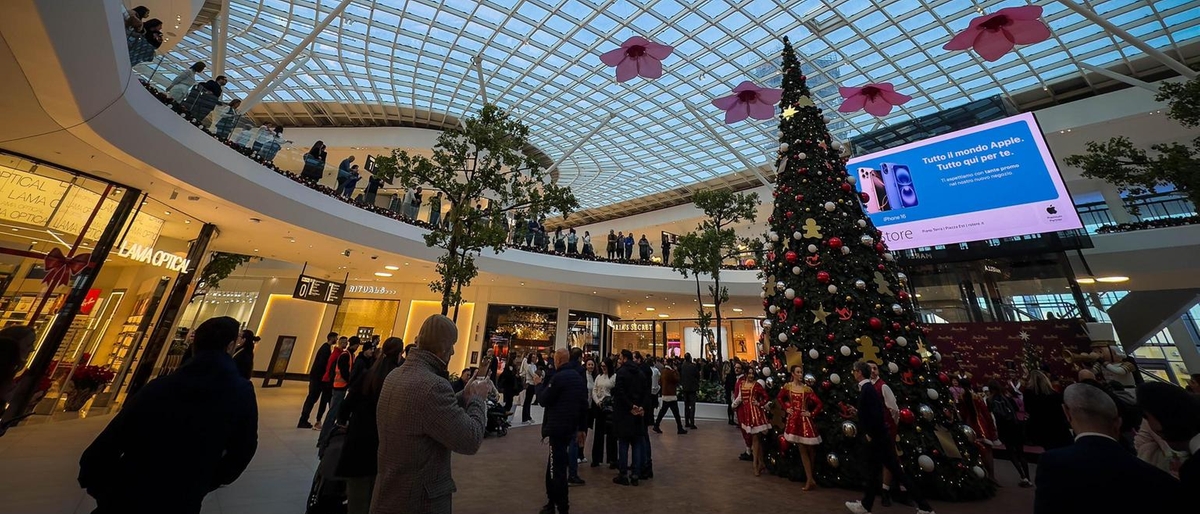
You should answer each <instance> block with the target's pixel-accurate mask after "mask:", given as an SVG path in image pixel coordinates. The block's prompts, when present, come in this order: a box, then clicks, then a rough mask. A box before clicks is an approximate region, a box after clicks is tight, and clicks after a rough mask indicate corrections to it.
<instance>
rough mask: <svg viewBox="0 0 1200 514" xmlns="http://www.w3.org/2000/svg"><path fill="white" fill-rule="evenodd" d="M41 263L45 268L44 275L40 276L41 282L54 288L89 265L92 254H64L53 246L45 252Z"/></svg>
mask: <svg viewBox="0 0 1200 514" xmlns="http://www.w3.org/2000/svg"><path fill="white" fill-rule="evenodd" d="M43 263H44V265H45V268H46V276H45V277H42V283H43V284H46V285H47V286H49V287H50V289H54V288H56V287H58V286H60V285H63V284H66V283H67V281H68V280H70V279H71V277H73V276H75V275H77V274H79V272H81V271H83V270H85V269H87V268H88V267H90V266H91V265H92V254H90V253H83V254H79V255H75V256H66V255H63V253H62V251H60V250H59V249H58V248H54V249H51V250H50V252H48V253H47V254H46V258H45V260H44V261H43Z"/></svg>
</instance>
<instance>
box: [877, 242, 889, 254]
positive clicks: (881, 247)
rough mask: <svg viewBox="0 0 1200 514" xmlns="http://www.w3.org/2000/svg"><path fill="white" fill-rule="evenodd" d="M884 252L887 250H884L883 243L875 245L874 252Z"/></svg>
mask: <svg viewBox="0 0 1200 514" xmlns="http://www.w3.org/2000/svg"><path fill="white" fill-rule="evenodd" d="M886 250H887V248H885V247H884V246H883V243H875V251H876V252H879V253H883V252H884V251H886Z"/></svg>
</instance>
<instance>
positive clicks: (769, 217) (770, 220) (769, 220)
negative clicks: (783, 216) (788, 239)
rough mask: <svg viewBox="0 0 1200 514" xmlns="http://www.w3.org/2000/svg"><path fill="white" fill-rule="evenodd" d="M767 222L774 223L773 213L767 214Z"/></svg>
mask: <svg viewBox="0 0 1200 514" xmlns="http://www.w3.org/2000/svg"><path fill="white" fill-rule="evenodd" d="M767 223H775V216H774V215H771V216H767Z"/></svg>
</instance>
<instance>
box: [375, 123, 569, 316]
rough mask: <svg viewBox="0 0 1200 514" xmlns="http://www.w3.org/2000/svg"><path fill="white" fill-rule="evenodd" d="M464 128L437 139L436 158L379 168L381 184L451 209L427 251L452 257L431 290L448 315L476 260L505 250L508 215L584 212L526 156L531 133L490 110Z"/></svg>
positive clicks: (401, 157)
mask: <svg viewBox="0 0 1200 514" xmlns="http://www.w3.org/2000/svg"><path fill="white" fill-rule="evenodd" d="M463 125H465V127H463V126H458V127H453V128H449V129H446V130H445V131H443V132H442V134H441V135H440V136H438V139H437V143H436V144H435V145H434V148H433V157H432V158H430V157H426V156H423V155H413V154H409V153H408V152H407V151H404V150H393V151H392V155H390V156H383V157H380V158H379V159H377V160H376V164H375V166H376V172H375V174H376V175H378V176H379V177H381V178H383V179H385V180H387V181H390V182H392V183H393V184H396V185H398V186H400V187H402V188H405V189H412V188H415V187H418V186H421V187H427V188H431V189H433V190H435V191H440V192H441V193H442V195H443V200H442V201H443V203H444V204H447V205H449V208H450V210H449V212H448V213H447V214H446V217H447V219H448V223H447V224H446V225H445V226H438V227H435V228H433V229H432V230H430V231H429V233H428V234H426V235H425V244H426V245H428V246H429V247H431V248H432V247H437V248H442V249H445V250H446V253H444V254H443V255H442V256H441V257H439V258H438V261H437V267H436V268H435V269H436V270H437V272H438V274H439V275H441V280H438V281H435V282H432V283H430V284H429V288H430V289H431V290H433V291H434V292H436V293H440V294H441V295H442V313H443V314H445V313H447V312H449V309H450V307H452V306H457V305H458V304H460V303H461V302H462V288H463V287H466V286H469V285H470V284H471V280H472V279H474V278H475V277H476V276H478V275H479V269H478V268H477V267H476V265H475V258H474V256H475V255H478V254H479V253H480V252H481V251H483V249H484V248H487V247H490V248H492V250H493V251H494V252H496V253H500V252H502V251H504V249H505V239H506V233H505V229H504V223H505V216H506V214H507V213H509V212H510V211H518V212H520V211H524V212H529V213H533V214H535V215H545V214H549V213H552V212H558V213H562V215H563V216H564V217H566V216H567V215H569V214H570V213H571V211H573V210H574V209H576V208H578V207H579V202H578V201H577V200H576V199H575V195H574V194H572V193H571V188H570V187H560V186H558V185H557V184H554V183H552V181H551V178H550V174H549V173H548V172H547V170H545V169H543V168H542V166H541V164H540V163H539V162H538V161H537V159H535V158H534V157H532V156H530V155H527V154H526V153H524V152H523V149H524V148H525V147H526V146H528V145H529V143H528V139H529V127H527V126H525V125H524V124H523V123H521V122H520V121H519V120H517V119H516V118H513V117H512V116H510V115H509V114H508V113H507V112H505V111H504V110H502V109H500V108H499V107H496V106H495V105H492V104H488V105H485V106H484V107H483V109H481V110H480V111H479V113H478V114H477V115H475V116H471V117H468V118H467V119H466V120H465V122H464V124H463ZM485 202H486V203H487V206H486V207H483V208H481V209H476V208H475V207H476V206H477V205H481V204H483V203H485Z"/></svg>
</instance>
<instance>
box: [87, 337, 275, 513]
mask: <svg viewBox="0 0 1200 514" xmlns="http://www.w3.org/2000/svg"><path fill="white" fill-rule="evenodd" d="M239 326H240V324H239V323H238V321H237V320H235V319H233V318H230V317H220V318H212V319H209V320H207V321H205V322H204V323H201V324H200V326H199V327H196V331H195V333H196V342H195V345H194V348H195V355H194V356H193V357H192V359H191V360H190V361H188V363H187V364H184V365H183V366H180V368H179V369H178V370H176V371H175V372H174V373H171V374H170V375H167V376H165V377H162V378H159V379H157V380H154V381H152V382H150V383H148V384H146V386H145V387H143V388H142V389H141V390H139V391H138V392H137V394H135V395H133V396H131V397H130V398H129V400H128V401H127V402H126V403H125V407H124V408H123V409H121V412H119V413H117V415H116V416H115V417H114V418H113V419H112V421H110V422H109V423H108V426H107V427H105V428H104V431H103V432H101V433H100V435H98V436H96V440H95V441H93V442H92V444H91V445H90V446H88V448H87V450H85V451H84V452H83V456H82V457H81V458H80V459H79V485H80V486H82V487H83V488H85V489H87V492H88V494H90V495H92V497H94V498H95V499H96V510H95V511H93V512H95V513H97V514H107V513H121V514H151V513H159V512H172V513H181V514H187V513H193V514H194V513H199V512H200V506H201V503H202V502H203V501H204V497H205V496H206V495H208V493H210V492H212V491H214V490H216V489H217V488H218V487H221V486H223V485H228V484H231V483H233V481H234V480H237V478H238V476H240V475H241V474H242V471H243V470H245V469H246V466H247V465H248V464H250V460H251V459H253V458H254V453H255V451H256V450H257V448H258V403H257V402H256V401H255V398H254V386H253V385H251V384H250V381H248V380H246V379H244V378H242V376H241V375H240V374H238V370H237V365H236V364H234V362H233V358H232V357H230V356H229V351H230V349H231V348H232V347H233V345H234V343H235V342H236V341H237V338H238V328H239Z"/></svg>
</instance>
